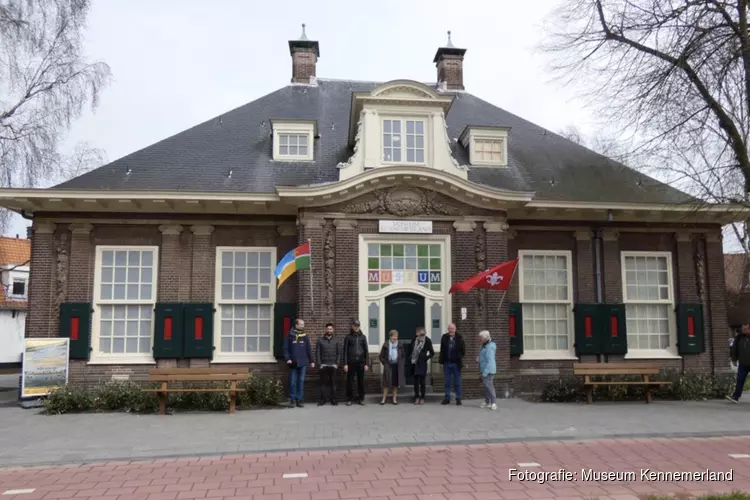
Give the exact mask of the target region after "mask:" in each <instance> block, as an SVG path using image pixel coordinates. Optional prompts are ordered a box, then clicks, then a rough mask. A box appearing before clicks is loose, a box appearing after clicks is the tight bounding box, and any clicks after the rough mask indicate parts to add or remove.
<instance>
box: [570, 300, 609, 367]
mask: <svg viewBox="0 0 750 500" xmlns="http://www.w3.org/2000/svg"><path fill="white" fill-rule="evenodd" d="M600 306H601V304H576V305H575V306H574V307H573V313H574V316H575V339H576V341H575V348H576V356H580V355H582V354H601V352H602V334H601V332H602V317H601V312H602V309H601V307H600Z"/></svg>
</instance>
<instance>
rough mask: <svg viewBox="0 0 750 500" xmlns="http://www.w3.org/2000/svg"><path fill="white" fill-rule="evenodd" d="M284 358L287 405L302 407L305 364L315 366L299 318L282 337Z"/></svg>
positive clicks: (302, 324)
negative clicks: (287, 387)
mask: <svg viewBox="0 0 750 500" xmlns="http://www.w3.org/2000/svg"><path fill="white" fill-rule="evenodd" d="M284 359H285V360H286V364H287V365H289V368H290V369H291V372H290V374H289V406H291V407H292V408H294V407H295V406H296V407H297V408H302V406H303V405H302V400H303V399H304V392H305V391H304V388H305V373H306V372H307V364H308V363H309V364H310V367H311V368H315V363H314V362H313V357H312V348H311V347H310V338H309V337H308V336H307V335H306V334H305V322H304V321H303V320H301V319H299V318H297V320H296V321H295V322H294V328H292V329H291V330H289V333H288V334H287V336H286V339H284Z"/></svg>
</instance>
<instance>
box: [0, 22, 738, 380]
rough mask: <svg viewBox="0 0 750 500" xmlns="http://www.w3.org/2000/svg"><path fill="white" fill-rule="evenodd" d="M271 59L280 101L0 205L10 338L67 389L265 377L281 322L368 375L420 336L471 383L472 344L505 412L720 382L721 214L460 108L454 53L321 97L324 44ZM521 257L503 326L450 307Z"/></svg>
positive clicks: (485, 107) (475, 306) (495, 304)
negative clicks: (64, 377) (341, 343)
mask: <svg viewBox="0 0 750 500" xmlns="http://www.w3.org/2000/svg"><path fill="white" fill-rule="evenodd" d="M289 49H290V53H291V56H292V57H291V58H292V79H291V83H290V84H289V85H286V86H284V87H282V88H280V89H279V90H277V91H275V92H272V93H271V94H268V95H266V96H264V97H261V98H259V99H257V100H255V101H253V102H251V103H249V104H246V105H244V106H241V107H239V108H237V109H234V110H232V111H229V112H227V113H225V114H223V115H221V116H218V117H216V118H213V119H211V120H209V121H207V122H205V123H202V124H199V125H196V126H195V127H193V128H191V129H189V130H186V131H184V132H181V133H179V134H177V135H175V136H172V137H169V138H167V139H164V140H163V141H161V142H158V143H156V144H154V145H152V146H149V147H147V148H145V149H143V150H141V151H137V152H135V153H132V154H130V155H128V156H126V157H124V158H121V159H119V160H117V161H114V162H112V163H110V164H108V165H105V166H103V167H101V168H98V169H96V170H94V171H92V172H89V173H86V174H84V175H82V176H80V177H77V178H75V179H72V180H70V181H68V182H65V183H63V184H61V185H59V186H56V187H54V188H50V189H38V190H23V189H12V190H3V191H1V192H0V204H2V206H5V207H8V208H10V209H11V210H14V211H16V212H19V213H21V214H24V215H26V216H27V217H32V218H33V238H32V264H33V265H32V267H31V269H32V271H31V283H30V294H29V300H30V309H29V316H28V322H27V336H32V337H49V336H57V335H66V336H70V337H71V339H72V340H71V358H72V359H71V380H72V381H74V382H81V383H93V382H96V381H99V380H101V379H105V378H109V377H111V376H113V375H119V376H127V377H130V378H131V379H136V380H138V379H143V378H144V377H145V374H146V372H147V370H148V368H150V367H152V366H209V365H211V364H218V363H235V364H241V365H248V364H249V365H250V366H251V368H253V369H257V370H260V371H263V372H266V373H277V374H280V375H282V374H285V373H286V370H285V366H284V365H283V363H281V362H279V361H278V357H279V355H280V342H281V339H282V337H283V333H284V331H285V330H286V329H288V328H289V326H290V325H291V322H292V320H293V318H295V317H297V316H299V317H302V318H304V319H305V321H306V324H307V329H308V331H309V332H310V333H311V336H312V338H313V340H314V339H315V338H317V336H318V334H319V333H320V332H322V331H323V326H324V325H325V323H326V322H328V321H332V322H333V323H334V324H335V325H336V328H337V332H338V334H339V335H343V334H344V333H345V332H346V331H348V327H349V323H350V320H351V319H352V318H354V317H356V318H360V320H361V321H362V326H363V330H364V331H365V333H366V334H367V336H368V338H369V343H370V345H371V351H372V353H373V354H375V353H377V352H378V351H379V346H380V345H381V344H382V342H383V341H384V339H385V332H387V331H388V330H390V329H391V328H396V329H398V330H399V331H400V333H401V339H402V340H408V339H410V338H411V337H412V336H413V335H414V328H415V327H416V326H418V325H423V326H425V327H426V329H427V331H428V334H429V335H431V336H432V338H433V340H435V341H438V342H437V345H436V347H439V337H440V335H441V334H442V333H443V332H445V331H446V329H447V324H448V323H449V322H451V321H452V322H455V323H456V324H457V325H458V328H459V331H460V332H462V333H463V334H464V335H465V336H466V337H467V341H468V346H469V355H468V356H467V360H468V367H467V370H468V371H469V372H472V371H474V370H476V363H475V357H476V352H477V349H478V346H477V342H476V334H477V332H478V331H480V330H482V329H485V328H486V329H489V330H490V332H491V333H492V335H493V337H494V338H495V340H496V341H497V344H498V349H497V363H498V371H499V373H498V380H499V382H498V387H499V388H500V389H501V392H502V389H503V388H504V387H507V388H515V389H516V391H519V390H520V391H524V392H525V391H529V390H538V389H539V388H540V387H541V384H542V383H544V382H546V381H548V380H550V379H554V378H557V377H558V376H559V375H560V374H561V373H565V372H566V371H570V370H571V366H572V364H573V363H574V362H575V361H576V360H579V359H580V360H583V361H584V362H591V363H596V362H608V361H619V360H622V359H623V358H624V359H627V360H643V359H648V360H654V361H655V362H658V363H659V364H660V365H663V366H665V367H673V368H677V369H684V370H699V371H702V372H711V371H715V370H717V371H718V370H724V369H725V368H724V367H727V366H728V360H727V357H728V353H727V349H726V345H727V336H728V329H727V311H726V302H725V293H724V267H723V253H722V242H721V225H722V224H726V223H728V222H730V221H732V220H735V219H736V218H738V217H739V215H738V214H739V210H735V209H734V208H733V207H725V206H707V205H705V204H699V203H695V200H693V199H691V198H690V197H689V196H687V195H686V194H684V193H682V192H680V191H677V190H675V189H673V188H671V187H669V186H666V185H664V184H662V183H659V182H657V181H655V180H654V179H651V178H649V177H646V176H644V175H642V174H640V173H638V172H636V171H634V170H632V169H629V168H627V167H625V166H623V165H621V164H618V163H616V162H614V161H612V160H610V159H608V158H605V157H603V156H601V155H599V154H596V153H594V152H592V151H590V150H588V149H586V148H584V147H582V146H580V145H578V144H575V143H573V142H570V141H568V140H566V139H564V138H563V137H561V136H559V135H557V134H554V133H552V132H549V131H547V130H545V129H543V128H541V127H539V126H537V125H534V124H532V123H530V122H528V121H526V120H524V119H522V118H519V117H518V116H515V115H512V114H510V113H508V112H507V111H505V110H503V109H501V108H498V107H496V106H494V105H492V104H490V103H488V102H486V101H484V100H482V99H480V98H479V97H476V96H474V95H472V94H471V93H469V92H467V91H466V90H465V89H464V85H463V70H464V67H463V66H464V56H465V53H466V50H465V49H459V48H456V47H455V46H453V45H452V44H451V43H450V40H449V42H448V44H447V45H446V46H444V47H440V48H438V50H437V53H436V54H435V57H434V60H433V63H435V65H436V67H437V79H438V81H437V83H436V84H423V83H419V82H415V81H410V80H397V81H390V82H386V83H376V82H360V81H341V80H327V79H323V78H317V76H316V63H317V60H318V58H319V57H320V49H319V44H318V42H316V41H312V40H309V39H307V37H305V36H304V33H303V36H302V37H301V39H299V40H292V41H290V42H289ZM425 62H426V63H427V61H425ZM307 240H310V242H311V246H312V269H311V270H310V271H307V270H305V271H300V272H297V273H296V275H294V276H293V277H292V278H291V279H289V280H287V281H286V282H285V283H284V284H283V285H282V286H281V287H280V288H279V289H278V290H277V287H276V283H275V278H274V277H273V269H274V267H275V265H276V263H277V262H278V260H279V259H280V258H281V257H282V256H283V255H284V254H285V253H286V252H288V251H289V250H291V249H292V248H294V247H295V246H296V245H298V244H300V243H302V242H304V241H307ZM515 258H519V259H520V263H519V268H518V272H517V275H516V278H515V279H514V282H513V284H512V287H511V289H510V291H509V294H508V299H507V300H505V302H504V303H503V304H502V305H501V304H500V294H498V293H493V292H487V291H481V292H480V291H472V292H470V293H469V294H466V295H463V294H459V295H451V294H449V293H448V289H449V288H450V285H451V283H454V282H457V281H461V280H464V279H466V278H468V277H469V276H471V275H474V274H476V273H477V272H479V271H483V270H485V269H486V268H488V267H490V266H491V265H494V264H497V263H500V262H502V261H505V260H508V259H515ZM375 365H377V363H375ZM377 373H378V370H375V373H373V374H371V375H370V376H369V379H370V382H369V383H370V385H371V388H374V386H375V385H376V384H377V381H378V378H377ZM433 373H434V374H435V375H434V376H435V379H434V381H435V383H439V382H440V380H441V378H442V377H441V375H440V373H439V370H438V369H437V367H436V366H433ZM315 375H316V374H315V373H314V371H313V373H311V377H312V379H314V377H315ZM474 378H475V377H469V378H468V380H467V384H468V385H470V387H469V390H470V391H472V392H474V393H476V391H477V390H478V381H475V380H474ZM471 384H476V386H472V385H471ZM308 388H309V389H310V390H313V389H314V386H313V385H312V384H308Z"/></svg>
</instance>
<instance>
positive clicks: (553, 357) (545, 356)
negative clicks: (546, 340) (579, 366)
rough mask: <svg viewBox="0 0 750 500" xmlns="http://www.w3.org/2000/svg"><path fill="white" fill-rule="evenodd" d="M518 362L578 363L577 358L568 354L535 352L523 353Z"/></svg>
mask: <svg viewBox="0 0 750 500" xmlns="http://www.w3.org/2000/svg"><path fill="white" fill-rule="evenodd" d="M518 359H519V361H578V357H577V356H575V355H574V354H571V353H569V352H535V353H523V354H521V356H519V358H518Z"/></svg>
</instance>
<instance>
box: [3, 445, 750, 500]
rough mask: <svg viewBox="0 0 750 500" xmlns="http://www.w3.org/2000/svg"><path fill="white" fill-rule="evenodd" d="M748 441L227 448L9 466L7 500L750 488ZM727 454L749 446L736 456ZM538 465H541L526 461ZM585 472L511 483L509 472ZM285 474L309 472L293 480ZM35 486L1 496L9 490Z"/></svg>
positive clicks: (624, 497) (416, 499) (603, 495)
mask: <svg viewBox="0 0 750 500" xmlns="http://www.w3.org/2000/svg"><path fill="white" fill-rule="evenodd" d="M749 451H750V437H732V438H680V439H670V438H652V439H645V438H644V439H609V440H591V441H550V442H526V443H524V442H519V443H501V444H484V445H451V446H432V447H402V448H391V449H385V448H381V449H357V450H341V451H314V452H283V453H270V454H249V455H226V456H221V457H214V458H208V457H203V458H184V459H171V460H150V461H134V462H102V463H94V464H82V465H71V466H58V467H36V468H15V469H0V498H2V499H3V500H40V499H43V500H47V499H58V498H74V499H79V500H85V499H89V500H94V499H102V500H180V499H190V498H212V499H216V500H221V499H224V500H229V499H244V500H337V499H368V500H376V499H398V500H435V499H450V500H491V499H505V498H517V499H527V498H534V499H543V498H568V499H574V498H575V499H590V498H598V499H600V500H605V499H610V500H612V499H617V500H628V499H637V498H644V497H645V496H646V495H648V494H661V495H663V494H677V493H682V494H685V493H687V494H691V495H698V494H705V493H709V492H710V493H720V492H731V491H746V492H750V467H748V465H750V455H749V454H747V453H748V452H749ZM730 454H745V457H746V458H732V457H730V456H729V455H730ZM529 463H536V464H539V466H538V467H537V466H533V465H529V466H519V464H529ZM511 468H516V469H519V470H521V471H524V470H526V471H535V472H539V471H546V472H551V471H557V470H559V469H560V468H564V469H566V470H567V471H570V472H571V473H576V474H577V475H576V477H575V478H574V480H571V481H553V482H548V483H542V482H535V481H520V480H510V479H509V469H511ZM589 468H591V469H593V470H595V471H598V472H605V471H610V472H627V471H634V472H636V478H635V480H632V481H584V480H582V476H581V470H582V469H589ZM642 468H649V469H651V470H652V471H680V472H688V471H704V470H710V471H712V472H726V471H730V470H731V471H732V474H733V477H732V479H733V480H732V481H731V482H724V481H658V480H657V481H644V480H642V479H641V476H640V470H641V469H642ZM284 474H307V477H295V478H284V477H283V476H284ZM21 489H26V490H34V491H31V492H28V493H25V494H3V493H4V492H6V491H8V490H21Z"/></svg>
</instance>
